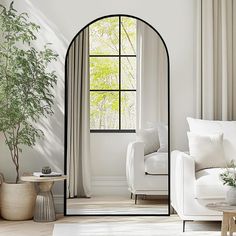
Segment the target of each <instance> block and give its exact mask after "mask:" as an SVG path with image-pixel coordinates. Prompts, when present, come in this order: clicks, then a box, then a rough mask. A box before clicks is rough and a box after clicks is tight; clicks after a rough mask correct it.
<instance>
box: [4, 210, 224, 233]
mask: <svg viewBox="0 0 236 236" xmlns="http://www.w3.org/2000/svg"><path fill="white" fill-rule="evenodd" d="M55 223H56V224H61V223H80V224H84V225H85V226H86V224H99V223H107V226H109V223H111V224H112V223H113V224H114V223H122V224H127V223H134V224H135V223H142V224H149V225H150V227H152V225H155V227H156V225H157V224H158V225H159V226H160V230H166V231H168V232H169V235H170V236H172V235H182V221H181V220H180V219H179V217H178V216H177V215H171V216H170V217H148V216H146V217H135V216H133V217H119V216H113V217H99V216H98V217H87V216H83V217H78V216H77V217H64V216H62V215H59V216H58V220H57V221H56V222H51V223H36V222H34V221H32V220H30V221H18V222H16V221H5V220H1V219H0V235H1V236H51V235H52V233H53V227H54V224H55ZM85 228H86V227H85ZM186 230H187V233H184V234H183V235H186V236H187V235H205V233H204V232H203V231H212V230H213V231H217V232H213V235H219V230H220V223H219V222H199V223H196V222H189V223H187V225H186ZM132 232H133V233H134V234H133V235H140V234H138V232H137V231H135V229H134V230H133V231H132ZM136 233H137V234H136ZM83 235H89V234H86V232H85V233H84V234H83ZM99 235H102V234H99ZM156 235H159V236H160V235H161V234H160V233H158V232H156ZM210 235H211V234H210ZM72 236H73V235H72ZM90 236H92V235H90ZM124 236H125V235H124Z"/></svg>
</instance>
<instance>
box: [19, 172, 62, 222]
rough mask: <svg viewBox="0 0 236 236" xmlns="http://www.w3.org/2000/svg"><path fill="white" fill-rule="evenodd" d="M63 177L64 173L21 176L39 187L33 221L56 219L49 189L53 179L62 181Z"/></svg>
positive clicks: (23, 179)
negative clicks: (52, 175)
mask: <svg viewBox="0 0 236 236" xmlns="http://www.w3.org/2000/svg"><path fill="white" fill-rule="evenodd" d="M65 179H66V176H65V175H62V176H55V177H37V176H32V175H31V176H30V175H29V176H21V180H22V181H25V182H33V183H36V184H37V186H38V189H39V191H38V193H37V198H36V202H35V210H34V221H36V222H50V221H55V220H56V213H55V206H54V202H53V195H52V191H51V189H52V186H53V184H54V182H55V181H62V180H65Z"/></svg>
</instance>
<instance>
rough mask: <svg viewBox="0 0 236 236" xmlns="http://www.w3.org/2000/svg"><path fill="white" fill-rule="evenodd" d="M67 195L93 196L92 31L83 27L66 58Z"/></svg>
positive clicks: (71, 196)
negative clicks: (90, 120)
mask: <svg viewBox="0 0 236 236" xmlns="http://www.w3.org/2000/svg"><path fill="white" fill-rule="evenodd" d="M66 66H67V108H68V114H67V115H68V119H67V173H68V180H67V197H70V198H73V197H90V195H91V184H90V182H91V181H90V122H89V33H88V29H85V30H83V32H81V33H80V34H79V35H78V36H77V37H76V38H75V39H74V41H73V43H72V45H71V47H70V49H69V52H68V57H67V65H66Z"/></svg>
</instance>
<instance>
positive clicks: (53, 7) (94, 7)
mask: <svg viewBox="0 0 236 236" xmlns="http://www.w3.org/2000/svg"><path fill="white" fill-rule="evenodd" d="M4 2H5V3H6V2H8V3H9V2H10V1H9V0H6V1H4ZM194 2H195V1H194V0H149V1H145V0H138V1H137V0H129V1H127V0H99V1H92V0H86V1H82V0H80V1H78V0H67V1H58V0H40V1H38V0H30V1H29V0H15V6H16V7H17V8H18V9H19V10H20V11H27V12H28V13H30V15H31V17H32V18H33V19H34V20H37V21H38V23H39V24H40V25H41V26H42V29H43V33H41V34H40V35H39V40H43V41H45V42H46V41H50V42H53V43H54V45H53V47H54V48H55V49H56V50H57V51H58V53H59V54H60V60H59V62H58V63H57V64H56V65H55V67H56V69H57V71H58V73H59V83H58V86H57V94H56V99H57V102H56V106H55V107H56V112H55V116H54V117H53V118H51V119H49V121H48V122H47V124H46V125H45V124H44V123H43V126H44V128H45V134H46V139H45V140H44V141H41V142H39V143H38V145H37V147H36V148H34V149H30V150H27V151H25V152H24V158H22V160H23V159H24V160H23V161H22V166H23V167H24V169H25V170H26V169H28V170H35V169H37V168H40V167H41V166H43V165H47V164H49V165H51V166H54V167H55V169H56V170H63V162H64V160H63V158H64V153H63V143H64V140H63V119H64V116H63V110H64V104H63V100H64V94H63V89H64V87H63V86H64V74H63V73H64V68H63V63H64V62H63V60H64V57H65V53H66V49H67V47H68V45H69V43H70V41H71V40H72V38H73V37H74V36H75V34H76V33H77V32H78V31H79V30H80V29H81V28H82V27H84V26H85V25H86V24H88V23H89V22H91V21H92V20H94V19H96V18H98V17H101V16H104V15H109V14H119V13H121V14H129V15H133V16H137V17H139V18H142V19H143V20H145V21H147V22H148V23H150V24H151V25H152V26H154V27H155V28H156V29H157V30H158V31H159V33H160V34H161V35H162V37H163V38H164V40H165V42H166V45H167V47H168V50H169V54H170V79H171V81H170V83H171V91H170V95H171V146H172V149H175V148H178V149H182V150H185V149H187V138H186V130H187V124H186V119H185V117H186V116H193V115H194V110H195V103H194V92H195V91H194V32H195V22H194V15H195V5H194ZM100 136H101V135H100V134H96V135H95V134H94V135H92V143H93V145H99V144H100V145H99V147H100V149H99V150H100V152H99V153H96V154H93V155H99V157H100V159H101V163H102V161H103V162H104V160H103V158H104V155H105V154H104V153H106V147H107V145H106V143H105V142H106V141H105V142H104V143H101V142H100V141H101V137H100ZM103 136H104V140H109V144H110V145H114V146H115V140H117V139H119V137H118V136H119V134H117V135H116V136H117V137H115V136H114V142H112V141H111V140H110V139H109V134H107V135H105V134H104V135H103ZM129 138H130V137H128V136H127V139H129ZM131 138H132V137H131ZM1 140H2V139H1ZM0 145H1V146H0V148H1V149H0V150H1V153H0V155H1V158H0V171H2V172H4V174H5V175H6V176H7V177H8V178H13V172H12V169H11V163H10V160H9V158H8V153H7V150H6V148H5V147H4V145H3V144H2V141H1V142H0ZM122 146H123V147H125V144H124V143H123V144H122ZM102 147H104V149H103V148H102ZM115 149H116V147H114V150H115ZM109 152H110V151H109ZM107 154H108V155H111V156H113V157H114V158H115V159H114V162H113V163H116V161H117V158H119V157H120V156H121V158H122V160H123V159H124V156H123V155H124V150H121V153H120V154H119V153H116V154H115V153H107ZM104 166H105V165H101V167H102V168H103V167H104ZM114 167H116V168H117V167H118V165H114ZM117 170H120V171H122V174H123V173H124V167H121V166H119V167H118V169H116V171H117ZM93 171H94V173H96V175H97V174H98V171H99V174H101V173H102V174H103V175H106V174H108V173H105V172H103V171H102V169H98V165H96V166H94V167H93ZM100 171H101V172H100ZM109 171H111V170H109ZM114 171H115V169H114ZM113 173H116V172H113ZM116 174H117V175H118V174H119V175H120V174H121V172H119V173H116ZM55 192H56V193H57V194H62V192H63V188H62V184H58V185H57V186H56V188H55Z"/></svg>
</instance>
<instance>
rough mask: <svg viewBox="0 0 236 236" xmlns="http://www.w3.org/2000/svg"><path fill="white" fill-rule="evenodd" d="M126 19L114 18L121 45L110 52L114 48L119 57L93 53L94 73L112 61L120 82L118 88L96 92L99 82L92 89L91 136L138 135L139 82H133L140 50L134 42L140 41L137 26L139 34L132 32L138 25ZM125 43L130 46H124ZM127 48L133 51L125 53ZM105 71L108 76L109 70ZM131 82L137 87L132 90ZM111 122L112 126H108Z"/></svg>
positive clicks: (91, 66) (115, 54)
mask: <svg viewBox="0 0 236 236" xmlns="http://www.w3.org/2000/svg"><path fill="white" fill-rule="evenodd" d="M126 18H127V17H121V16H119V17H114V19H113V21H114V22H116V20H117V28H115V30H114V31H116V34H117V35H116V37H115V36H114V38H115V39H116V38H117V42H118V43H117V47H116V45H115V46H114V48H115V49H113V46H112V47H110V48H112V50H114V52H115V53H103V52H102V53H99V52H96V53H95V54H93V53H92V52H91V50H90V68H92V69H93V70H95V71H96V72H97V70H99V68H102V69H103V66H102V63H103V62H104V63H107V61H108V62H109V63H111V64H112V68H113V67H114V68H115V69H113V70H114V78H116V79H117V85H116V86H114V87H111V88H101V87H100V85H99V86H98V88H96V83H99V82H91V83H94V84H95V85H92V86H91V85H90V111H91V110H92V111H91V112H90V128H91V129H90V131H91V132H124V133H125V132H127V133H128V132H135V123H136V122H135V120H136V119H135V113H136V112H135V110H136V109H135V103H136V82H133V81H135V80H136V49H134V47H135V48H136V40H135V41H134V38H135V37H136V25H135V32H134V31H132V29H134V25H132V24H133V23H132V22H130V21H127V20H129V19H126ZM105 19H106V18H105ZM132 20H133V21H134V19H132ZM114 22H112V23H113V24H114V25H116V23H114ZM127 22H128V23H129V24H128V23H127ZM108 23H109V22H108ZM126 23H127V25H126ZM135 24H136V21H135ZM108 25H109V24H108ZM111 25H112V24H111ZM130 25H131V26H130ZM98 27H102V26H98ZM126 27H127V29H126ZM129 27H130V28H131V27H132V29H131V30H130V29H129ZM100 30H101V31H102V30H104V29H100ZM129 30H130V31H132V35H131V36H132V37H133V38H132V40H133V41H134V43H133V44H132V42H131V39H130V37H129ZM90 33H91V26H90ZM104 37H105V36H104ZM111 38H112V37H111ZM123 38H124V39H123ZM91 40H92V39H91V37H90V45H91ZM123 41H124V42H125V43H126V44H125V43H123ZM92 43H94V44H96V42H92ZM122 43H123V45H122ZM107 44H108V43H107ZM124 44H125V45H128V46H127V47H128V48H130V50H128V49H127V50H125V49H126V46H124ZM134 44H135V45H134ZM105 46H106V45H105ZM100 50H101V49H100ZM115 50H116V51H115ZM126 51H132V53H127V54H126ZM102 58H103V59H102ZM94 61H95V63H94ZM92 63H93V64H92ZM94 64H95V65H94ZM108 65H109V64H108ZM102 69H101V70H102ZM109 69H110V68H109ZM90 70H91V69H90ZM103 70H104V71H105V72H106V70H105V69H103ZM130 71H131V72H130ZM91 74H92V72H91V71H90V77H92V76H91ZM97 74H99V71H98V72H97ZM101 74H102V75H103V74H106V73H101ZM105 76H107V75H104V77H102V76H101V77H99V78H98V79H97V81H100V82H102V81H103V80H104V81H105V80H106V79H105ZM107 77H109V76H107ZM110 77H112V70H111V75H110ZM126 78H127V80H126ZM129 80H130V81H131V83H130V84H132V83H133V84H132V86H130V87H129ZM114 81H115V79H114ZM109 82H110V81H108V82H107V81H105V82H104V83H108V84H109ZM126 83H127V84H128V85H126V86H125V85H124V84H126ZM134 84H135V85H134ZM107 97H108V98H107ZM95 99H97V103H96V102H94V101H96V100H95ZM102 99H104V101H105V102H103V103H102V102H101V101H103V100H102ZM106 99H107V100H106ZM92 102H93V103H94V104H93V105H91V103H92ZM91 106H93V107H91ZM109 106H110V107H109ZM104 107H105V108H104ZM102 109H104V110H105V109H107V110H105V111H103V110H102ZM100 110H101V111H100ZM109 111H111V112H110V115H111V117H109ZM101 114H102V115H103V118H101V117H100V116H102V115H101ZM114 117H115V118H114ZM130 117H131V118H130ZM99 119H100V120H99ZM131 120H132V122H131ZM91 122H93V124H92V125H91ZM109 122H110V124H107V123H109Z"/></svg>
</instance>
